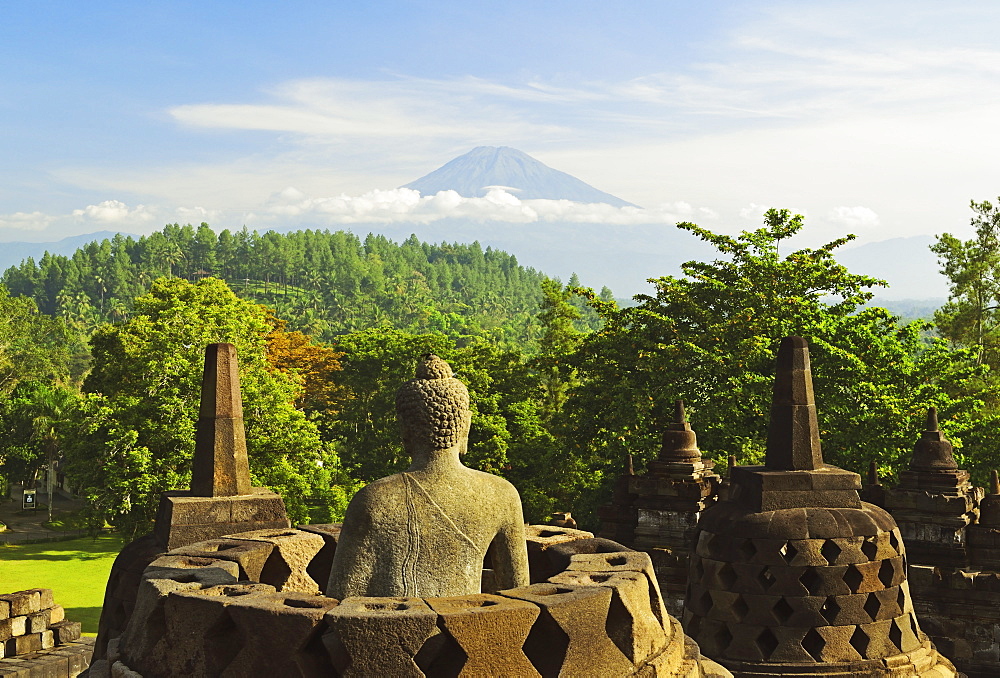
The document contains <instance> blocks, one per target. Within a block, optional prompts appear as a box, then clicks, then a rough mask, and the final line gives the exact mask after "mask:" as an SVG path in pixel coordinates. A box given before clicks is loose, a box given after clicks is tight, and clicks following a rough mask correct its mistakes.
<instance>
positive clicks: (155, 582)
mask: <svg viewBox="0 0 1000 678" xmlns="http://www.w3.org/2000/svg"><path fill="white" fill-rule="evenodd" d="M227 565H230V566H232V567H233V568H235V566H236V565H235V563H227ZM234 583H236V577H235V576H234V575H232V574H230V573H227V572H226V571H224V570H222V569H220V568H218V567H207V568H192V569H187V568H176V569H169V568H153V569H152V570H151V571H150V572H149V573H148V574H146V575H144V578H143V580H142V582H141V583H140V585H139V591H138V594H137V596H136V602H135V609H134V610H133V612H132V616H131V618H130V619H129V623H128V625H127V626H126V627H125V630H124V632H123V633H122V636H121V651H122V655H123V658H124V659H125V660H126V662H127V663H128V665H129V666H131V667H133V668H135V669H136V670H139V671H144V670H145V671H148V670H150V669H153V670H154V672H155V670H156V668H157V667H162V666H165V665H166V660H167V657H168V655H169V653H170V648H169V647H168V645H167V642H166V631H167V628H166V613H165V611H164V605H165V603H166V598H167V596H168V595H169V594H170V593H172V592H174V591H189V590H195V589H201V588H207V587H210V586H219V585H222V584H234Z"/></svg>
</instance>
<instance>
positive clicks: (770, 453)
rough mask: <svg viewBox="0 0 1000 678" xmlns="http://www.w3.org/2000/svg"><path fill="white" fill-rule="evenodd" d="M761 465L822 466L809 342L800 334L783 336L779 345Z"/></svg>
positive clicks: (783, 468)
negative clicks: (769, 420)
mask: <svg viewBox="0 0 1000 678" xmlns="http://www.w3.org/2000/svg"><path fill="white" fill-rule="evenodd" d="M764 465H765V466H766V467H767V468H768V469H770V470H773V471H811V470H814V469H817V468H821V467H822V466H824V464H823V451H822V449H821V448H820V442H819V424H818V423H817V421H816V399H815V397H814V396H813V385H812V371H811V369H810V367H809V345H808V344H807V343H806V340H805V339H803V338H802V337H785V338H784V339H782V340H781V345H780V346H779V347H778V356H777V360H776V370H775V375H774V398H773V400H772V401H771V422H770V426H769V428H768V433H767V455H766V456H765V461H764Z"/></svg>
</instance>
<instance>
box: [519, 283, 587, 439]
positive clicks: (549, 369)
mask: <svg viewBox="0 0 1000 678" xmlns="http://www.w3.org/2000/svg"><path fill="white" fill-rule="evenodd" d="M574 278H575V275H574ZM577 282H579V281H577ZM577 298H579V297H577V295H576V294H574V292H573V288H572V287H568V286H567V287H566V288H563V287H562V285H560V284H559V283H558V282H556V281H555V280H543V281H542V303H541V311H540V312H539V314H538V322H539V324H540V325H541V332H542V334H541V336H540V337H539V338H538V355H536V356H535V357H534V358H533V359H532V361H531V366H532V367H533V368H534V369H535V370H537V371H538V373H539V375H540V377H541V386H542V390H543V393H544V395H543V396H542V400H541V417H542V420H543V421H545V422H549V421H551V420H552V417H554V416H555V415H556V414H557V413H558V412H559V411H560V410H562V407H563V404H564V403H565V401H566V394H567V392H568V391H569V389H570V388H571V387H572V386H573V385H574V384H575V383H576V368H575V367H574V366H573V365H572V364H571V361H570V358H571V356H572V355H573V354H574V353H575V352H576V349H577V348H578V347H579V345H580V342H581V341H583V332H581V331H580V330H578V329H577V328H576V325H575V322H576V321H577V320H579V319H580V311H579V310H578V309H577V307H576V306H574V305H573V304H572V303H571V300H573V299H577Z"/></svg>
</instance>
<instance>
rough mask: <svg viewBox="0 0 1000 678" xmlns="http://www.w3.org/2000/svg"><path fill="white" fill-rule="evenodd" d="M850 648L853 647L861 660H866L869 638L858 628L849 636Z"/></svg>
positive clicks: (869, 643)
mask: <svg viewBox="0 0 1000 678" xmlns="http://www.w3.org/2000/svg"><path fill="white" fill-rule="evenodd" d="M850 642H851V647H853V648H854V649H855V650H856V651H857V653H858V654H859V655H861V657H862V658H863V659H867V658H868V646H869V645H871V638H869V637H868V634H867V633H865V632H864V629H862V628H861V627H860V626H858V627H857V628H856V629H854V633H853V634H852V635H851V641H850Z"/></svg>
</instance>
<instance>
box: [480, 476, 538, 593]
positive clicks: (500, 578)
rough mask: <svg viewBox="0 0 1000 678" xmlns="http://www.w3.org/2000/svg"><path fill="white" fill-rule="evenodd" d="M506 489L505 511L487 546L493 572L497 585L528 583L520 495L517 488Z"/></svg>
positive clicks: (526, 549) (526, 546)
mask: <svg viewBox="0 0 1000 678" xmlns="http://www.w3.org/2000/svg"><path fill="white" fill-rule="evenodd" d="M510 489H511V490H512V492H513V497H512V498H511V501H509V503H507V504H506V507H507V511H506V513H507V515H506V516H505V520H504V522H503V523H502V524H501V526H500V530H499V531H498V532H497V535H496V536H495V537H494V538H493V543H492V545H491V549H490V550H491V551H492V553H493V573H494V576H495V577H496V582H497V584H498V585H499V588H501V589H508V588H516V587H518V586H527V585H528V583H529V578H528V545H527V542H526V541H525V537H524V534H525V533H524V514H523V513H522V512H521V498H520V497H519V496H518V494H517V490H514V488H513V487H511V488H510Z"/></svg>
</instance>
